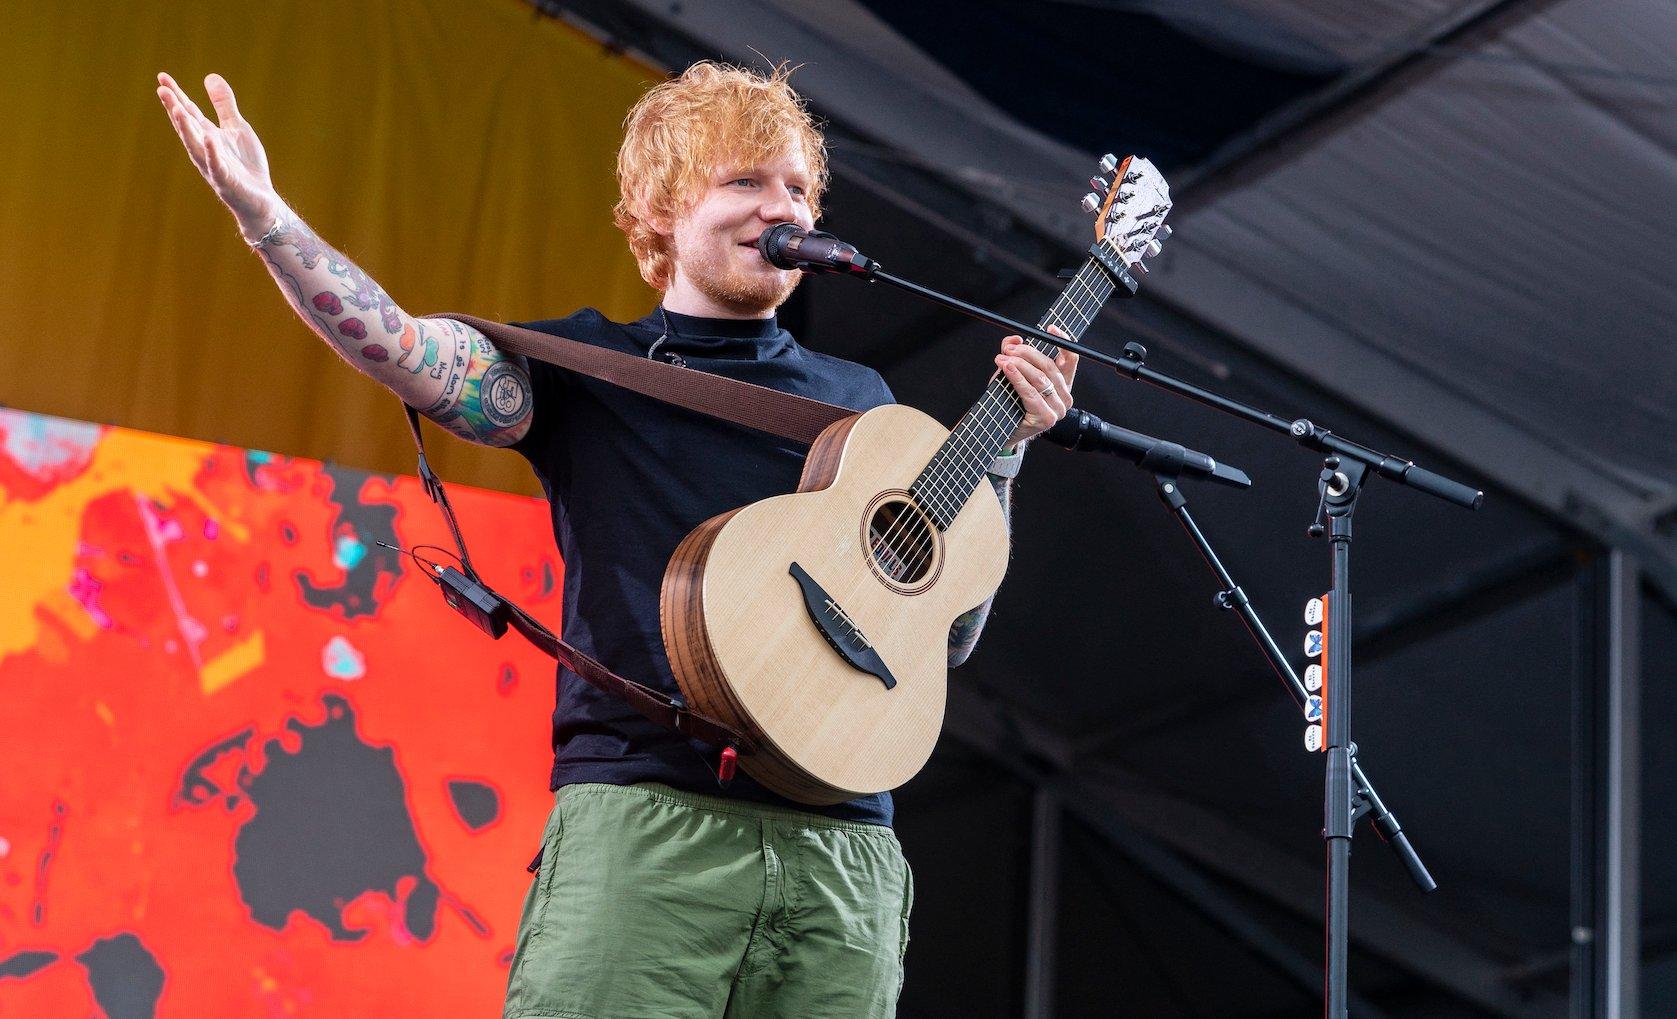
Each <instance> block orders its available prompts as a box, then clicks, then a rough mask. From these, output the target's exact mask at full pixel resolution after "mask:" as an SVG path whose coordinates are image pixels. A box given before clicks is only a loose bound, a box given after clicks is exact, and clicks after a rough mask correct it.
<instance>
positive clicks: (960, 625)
mask: <svg viewBox="0 0 1677 1019" xmlns="http://www.w3.org/2000/svg"><path fill="white" fill-rule="evenodd" d="M984 477H985V478H986V479H988V480H989V482H990V484H991V486H992V487H994V488H995V490H996V498H998V499H1000V500H1001V503H1002V519H1004V520H1006V521H1008V522H1009V524H1011V523H1012V520H1013V482H1012V481H1011V480H1009V479H1007V478H998V477H994V476H992V475H989V474H986V475H985V476H984ZM995 600H996V596H995V595H994V594H992V595H990V597H988V598H986V599H984V604H982V605H980V606H978V607H977V608H974V609H969V610H967V611H966V612H963V613H961V614H960V615H959V616H956V617H955V622H954V624H953V625H952V626H950V627H949V667H950V668H951V669H953V668H955V667H956V666H958V665H961V664H962V663H964V662H965V661H966V660H967V659H968V658H969V657H971V656H972V651H973V648H976V647H977V646H978V635H979V634H980V633H982V632H983V631H984V621H985V620H986V619H988V618H989V616H990V604H991V603H992V602H994V601H995Z"/></svg>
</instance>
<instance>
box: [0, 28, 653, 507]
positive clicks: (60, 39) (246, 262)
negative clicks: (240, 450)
mask: <svg viewBox="0 0 1677 1019" xmlns="http://www.w3.org/2000/svg"><path fill="white" fill-rule="evenodd" d="M159 70H167V71H169V72H170V73H171V74H173V75H174V77H175V79H176V80H177V81H179V82H181V84H182V85H183V86H185V87H186V88H187V89H188V90H189V92H190V93H191V94H192V95H193V97H194V99H196V100H197V101H198V102H199V104H200V106H201V107H203V108H204V109H205V110H206V112H209V104H208V101H207V99H206V98H205V97H204V95H203V84H202V82H203V77H204V75H205V74H207V73H208V72H210V71H217V72H219V73H221V74H222V75H224V76H225V77H226V78H227V79H228V80H229V81H230V82H231V83H232V85H233V88H234V90H235V91H236V92H237V93H238V97H239V105H240V109H241V111H242V112H243V113H244V115H245V117H246V119H248V120H249V121H251V123H252V124H253V125H254V126H255V127H256V130H257V132H258V133H259V134H260V135H261V137H262V140H263V142H264V144H265V145H266V147H267V151H268V158H269V161H270V163H271V165H272V167H273V176H274V183H275V186H276V187H278V188H279V190H280V193H281V194H282V195H284V196H285V198H286V199H287V201H288V202H289V203H290V204H291V205H292V207H293V208H295V209H296V210H297V211H298V212H299V213H300V214H301V215H302V216H303V217H304V218H305V219H307V220H308V221H309V223H310V224H311V225H312V226H314V228H315V229H316V230H317V231H318V232H319V233H320V234H321V236H323V237H325V238H326V239H327V240H328V241H330V242H331V243H333V244H334V245H336V246H337V247H339V248H340V249H342V250H343V251H344V252H345V253H346V254H348V255H349V256H350V257H351V258H352V259H354V260H355V261H356V262H358V263H359V264H360V265H361V267H362V268H364V269H366V270H367V271H368V273H370V274H371V275H372V276H373V277H374V278H375V279H377V280H378V281H379V282H380V283H381V284H383V285H384V288H385V289H386V291H388V292H389V294H390V295H391V296H392V297H393V298H394V299H395V300H396V301H397V302H398V303H400V304H401V305H402V306H403V307H404V308H406V309H408V310H409V311H411V312H414V313H416V314H417V313H425V312H433V311H462V312H473V313H476V314H480V315H483V316H485V317H490V318H499V319H502V320H518V319H529V318H544V317H553V316H558V315H564V314H568V313H569V312H571V311H572V310H574V309H576V308H577V307H580V306H582V305H585V304H591V305H594V306H595V307H598V308H600V309H601V310H603V311H604V312H606V314H608V315H611V316H613V317H618V318H622V317H625V316H628V317H634V316H638V315H640V314H643V313H644V312H645V311H646V310H647V309H648V308H650V307H651V305H652V303H653V301H654V300H655V296H654V294H653V293H652V292H651V291H650V290H649V289H647V288H646V286H645V285H644V284H643V283H642V282H641V280H640V277H639V275H638V274H637V273H636V271H635V266H634V261H633V259H632V258H630V256H629V253H628V250H627V247H626V246H625V244H624V240H623V236H622V234H620V233H619V232H617V231H616V230H615V229H614V228H613V227H612V225H611V219H610V207H611V204H612V202H613V201H614V200H615V198H616V185H615V182H614V179H613V176H612V170H613V162H614V158H615V151H616V145H617V142H618V139H619V137H620V132H621V123H622V118H623V115H624V113H625V112H626V111H627V109H628V107H629V105H630V104H631V103H632V102H633V101H634V99H635V98H636V97H637V96H638V95H639V94H640V93H641V92H642V91H643V90H644V89H645V88H646V87H647V86H648V85H650V84H651V83H652V82H653V81H654V80H656V78H657V75H656V73H655V72H653V71H652V70H650V69H648V68H645V67H642V66H639V65H637V64H634V63H632V62H630V61H627V60H624V59H622V58H621V57H618V56H614V55H611V54H608V53H605V52H604V51H603V50H602V49H601V47H600V46H599V45H598V44H597V43H595V42H593V41H592V40H589V39H588V38H586V37H585V36H583V35H581V34H580V33H578V32H576V31H574V30H572V29H570V28H568V27H566V26H564V25H562V24H560V23H558V22H555V21H553V20H551V19H548V18H543V17H540V16H538V15H537V14H536V13H535V12H534V10H533V9H532V8H531V7H529V6H528V5H527V4H525V3H522V2H519V0H471V2H465V0H454V2H445V0H333V2H330V3H326V2H319V3H302V2H281V0H266V2H263V3H260V4H256V3H250V4H246V3H235V4H229V3H226V2H208V0H194V2H189V3H177V2H171V3H167V4H118V5H114V6H106V5H99V4H91V3H44V2H21V3H5V4H0V102H3V103H4V112H3V114H0V132H3V135H0V137H3V138H4V144H3V148H0V321H3V322H4V326H3V330H0V337H3V339H0V351H3V352H4V354H5V357H4V360H3V365H0V404H4V405H8V406H13V407H18V408H21V409H24V410H32V411H40V412H45V413H49V414H57V415H62V416H65V417H70V418H78V419H81V420H87V421H99V422H106V423H111V424H118V425H125V426H129V427H133V428H141V429H146V430H150V431H157V432H166V433H170V434H175V435H184V436H190V437H193V438H200V439H208V440H211V441H215V442H225V443H230V444H233V445H239V446H247V447H255V448H259V449H269V450H274V451H276V452H283V453H288V454H294V455H301V456H308V457H315V458H319V459H325V460H332V461H336V462H339V463H344V464H349V465H352V466H356V467H361V468H366V469H370V470H378V471H389V472H402V473H409V472H412V470H413V455H412V444H411V440H409V439H408V438H407V436H406V432H405V429H404V426H403V425H402V422H401V414H400V409H399V406H398V404H397V403H396V401H395V398H394V397H392V396H390V395H389V394H388V393H386V392H385V391H384V390H383V389H381V388H379V387H378V386H376V385H374V384H373V383H372V382H370V381H368V380H367V379H365V378H364V377H362V376H361V375H359V374H357V373H356V372H354V371H353V370H351V369H350V368H349V367H348V366H347V365H345V364H344V363H343V362H342V361H341V360H339V359H338V358H337V357H336V355H334V354H332V353H331V352H330V351H329V350H328V349H327V347H326V345H325V344H324V343H322V342H321V341H320V340H319V339H317V338H315V337H314V336H313V335H312V334H310V333H309V332H308V331H307V329H306V328H305V327H304V326H303V325H302V324H301V323H300V322H299V321H298V320H297V319H295V318H294V317H293V316H292V313H291V311H290V309H288V308H287V307H286V305H285V304H284V302H283V301H282V300H281V298H280V295H279V292H278V290H277V289H276V288H275V286H274V284H273V283H272V282H271V281H270V279H269V277H268V274H267V272H266V271H265V270H264V269H263V266H262V264H261V262H260V260H259V259H258V258H257V256H255V255H253V254H251V253H249V252H248V251H247V250H246V249H245V247H244V245H243V243H242V242H241V240H240V239H239V236H238V233H237V231H236V230H235V229H234V226H233V221H232V217H231V216H230V215H228V213H227V212H226V210H225V209H224V208H223V207H222V206H221V204H220V202H218V201H217V200H216V198H215V197H214V195H213V194H212V193H211V191H210V189H209V187H208V185H206V184H205V183H204V182H203V180H202V178H200V177H199V176H198V173H197V171H196V170H194V169H193V167H192V164H191V163H190V162H189V161H188V159H187V157H186V154H185V152H184V150H183V149H182V148H181V146H180V143H179V141H178V140H177V139H176V137H175V134H174V131H173V129H172V128H171V127H170V125H169V122H168V118H167V117H166V116H165V115H164V113H163V110H162V107H161V106H160V105H159V104H158V102H157V98H156V96H155V94H154V92H153V89H154V88H155V76H156V73H157V72H158V71H159ZM431 436H432V438H431V443H432V445H433V446H434V447H435V451H436V454H437V455H436V461H437V465H438V468H439V469H440V470H441V471H442V472H443V475H444V477H445V478H448V479H451V480H457V481H461V482H469V483H473V484H479V485H484V486H487V487H493V488H501V489H505V490H509V491H517V492H525V493H535V492H536V491H537V488H536V486H535V485H534V483H533V481H532V480H531V478H530V475H529V471H528V468H526V467H525V465H524V463H523V461H522V460H521V459H520V458H519V457H518V456H517V455H516V454H513V453H509V452H504V451H497V450H486V449H481V448H479V447H473V446H468V445H466V444H464V443H461V442H458V441H456V440H454V439H451V438H448V437H446V436H445V435H444V434H443V433H442V432H440V431H438V430H435V429H433V430H432V431H431Z"/></svg>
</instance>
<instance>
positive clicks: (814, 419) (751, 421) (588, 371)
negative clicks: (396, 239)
mask: <svg viewBox="0 0 1677 1019" xmlns="http://www.w3.org/2000/svg"><path fill="white" fill-rule="evenodd" d="M425 317H426V318H450V319H454V320H455V321H456V322H464V323H466V324H467V325H469V326H471V327H472V328H474V329H476V330H478V331H479V332H481V333H483V334H484V335H485V336H487V337H489V338H490V339H491V340H494V341H495V346H497V347H499V348H501V349H502V350H504V351H506V352H507V353H510V354H523V355H525V356H527V357H533V358H536V359H537V360H539V361H546V362H547V363H548V364H556V365H558V366H559V367H561V368H569V369H570V370H571V371H574V372H576V373H578V374H579V375H587V376H589V377H591V378H596V379H602V380H604V381H606V382H610V383H612V384H613V385H618V386H622V387H623V388H624V389H630V390H633V391H635V392H637V393H640V394H641V395H643V396H650V397H652V398H653V399H654V400H662V401H663V402H665V403H671V404H674V405H676V406H677V407H685V408H687V409H688V410H696V411H698V412H699V413H701V414H709V415H710V416H711V417H715V418H721V419H722V420H724V421H732V422H733V423H734V424H736V425H744V426H745V427H747V428H756V429H758V430H759V431H764V432H768V433H769V434H771V435H778V436H780V437H782V438H786V439H792V440H793V441H795V442H801V443H803V444H804V445H806V446H807V445H810V444H812V443H814V442H815V439H816V437H817V436H819V435H820V434H821V432H822V430H823V429H825V428H826V427H827V426H828V425H830V424H832V423H833V422H835V421H841V420H843V419H844V418H847V417H851V416H853V415H854V414H856V413H857V412H856V411H854V410H851V409H850V408H848V407H838V406H835V405H833V404H830V403H822V402H821V401H820V400H811V399H809V398H808V397H806V396H793V395H792V394H791V393H782V392H780V391H779V390H778V389H770V388H768V387H767V386H756V385H752V384H751V383H749V382H740V381H738V380H737V379H727V378H723V377H722V376H720V375H712V374H710V373H709V372H702V371H699V370H698V369H696V368H680V367H677V366H675V365H673V364H665V363H664V362H662V361H654V360H650V359H648V358H645V357H635V356H634V355H632V354H625V353H623V352H621V351H617V350H608V349H606V348H604V347H595V346H592V345H590V344H587V343H579V342H577V341H576V340H568V339H565V338H564V337H563V336H552V335H549V334H548V333H539V332H537V331H535V330H534V329H525V328H523V327H521V326H509V325H504V324H502V323H500V322H490V321H488V320H487V319H481V318H475V317H473V316H471V315H454V314H446V315H427V316H425Z"/></svg>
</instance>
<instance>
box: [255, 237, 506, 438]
mask: <svg viewBox="0 0 1677 1019" xmlns="http://www.w3.org/2000/svg"><path fill="white" fill-rule="evenodd" d="M256 251H257V253H258V254H260V255H261V256H262V260H263V262H265V263H266V264H267V266H268V272H269V274H271V275H272V276H273V277H274V281H275V282H276V283H278V284H279V287H280V291H281V292H282V293H284V294H285V299H286V300H287V301H288V302H289V303H290V304H291V307H292V310H293V311H295V312H297V315H298V317H300V318H301V319H302V320H303V321H304V322H305V323H307V324H308V326H309V327H310V328H311V329H313V330H314V331H315V333H316V334H317V335H319V336H320V337H321V338H322V339H324V340H325V341H326V342H327V344H328V345H330V346H331V348H332V349H333V350H335V351H337V352H338V354H339V356H341V357H342V358H343V359H344V360H346V361H348V362H349V363H350V364H351V365H353V366H354V367H355V368H356V369H357V370H358V371H360V372H362V373H363V374H365V375H367V376H369V377H370V378H372V379H373V381H375V382H378V383H379V384H381V385H383V386H384V387H385V388H386V389H389V390H390V391H391V392H393V393H395V394H396V395H397V396H399V397H401V399H402V401H403V402H404V403H406V404H407V405H408V406H410V407H413V408H414V409H415V410H418V411H419V412H420V413H422V414H424V415H425V416H426V417H428V418H430V419H431V420H433V421H435V422H436V423H437V424H439V425H442V426H443V427H444V428H447V429H448V430H449V431H450V432H453V433H454V434H455V435H458V436H459V437H460V438H462V439H465V440H466V441H468V442H476V443H481V444H483V445H485V446H509V445H511V444H512V443H514V442H517V441H518V440H519V439H521V438H523V437H524V433H525V432H528V431H529V430H530V411H531V406H532V403H531V399H530V373H529V370H528V368H527V367H526V365H525V363H524V360H523V358H520V357H515V356H509V355H507V354H504V353H502V352H501V350H500V349H499V348H497V347H496V346H495V345H494V344H493V343H491V342H490V341H489V338H488V337H486V336H484V335H483V334H482V333H481V332H479V331H478V330H476V329H474V328H472V327H471V326H469V325H466V324H465V323H464V322H456V321H454V320H453V319H435V318H431V319H423V318H414V317H413V316H411V315H409V314H408V313H407V312H405V311H403V310H402V309H401V308H399V307H397V305H396V302H394V301H392V300H391V299H390V297H389V295H387V294H386V293H385V292H384V290H383V289H382V288H381V287H380V286H379V285H378V284H377V283H375V282H373V280H372V279H371V278H370V277H369V276H368V275H367V274H366V273H365V272H362V271H361V269H360V268H359V267H357V266H356V265H355V264H354V263H353V262H351V261H350V260H349V259H347V258H345V257H344V256H343V255H342V254H340V253H338V252H337V251H336V250H334V249H332V248H331V247H329V246H328V245H327V244H326V243H325V242H324V241H322V240H321V239H320V237H319V236H318V235H316V234H315V232H314V231H313V230H311V229H309V225H308V224H307V223H304V222H303V221H302V220H301V219H298V218H297V217H296V215H295V214H293V213H292V212H291V211H290V210H289V209H285V208H283V207H282V208H281V211H280V213H279V216H278V220H277V222H275V224H274V226H273V228H272V229H270V230H269V231H268V232H267V233H266V234H264V235H263V236H262V237H261V238H260V239H258V241H257V243H256Z"/></svg>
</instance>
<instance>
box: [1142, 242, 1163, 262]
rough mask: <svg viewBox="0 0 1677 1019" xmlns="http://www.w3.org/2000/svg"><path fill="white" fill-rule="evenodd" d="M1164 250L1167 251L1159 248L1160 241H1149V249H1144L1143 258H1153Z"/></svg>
mask: <svg viewBox="0 0 1677 1019" xmlns="http://www.w3.org/2000/svg"><path fill="white" fill-rule="evenodd" d="M1163 250H1165V249H1164V248H1161V247H1159V242H1158V241H1148V242H1147V247H1146V248H1144V249H1142V254H1141V257H1142V258H1152V257H1153V256H1154V255H1157V254H1158V253H1159V252H1161V251H1163Z"/></svg>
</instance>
